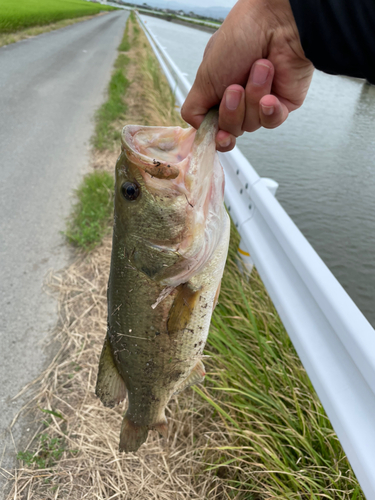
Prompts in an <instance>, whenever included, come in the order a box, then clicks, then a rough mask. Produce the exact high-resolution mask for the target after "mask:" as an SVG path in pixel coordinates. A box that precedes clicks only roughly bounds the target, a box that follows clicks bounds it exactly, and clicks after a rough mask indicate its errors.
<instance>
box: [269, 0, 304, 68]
mask: <svg viewBox="0 0 375 500" xmlns="http://www.w3.org/2000/svg"><path fill="white" fill-rule="evenodd" d="M260 1H261V2H262V3H263V6H264V8H265V9H267V11H268V12H269V19H271V22H269V25H268V27H267V29H268V39H269V47H270V52H271V51H272V50H275V49H278V50H280V49H281V47H284V48H285V46H288V47H289V48H290V49H291V50H292V51H293V52H294V54H295V55H297V56H298V57H299V58H301V59H304V60H306V61H307V58H306V56H305V52H304V50H303V47H302V43H301V39H300V36H299V31H298V27H297V23H296V21H295V18H294V14H293V11H292V7H291V5H290V2H289V0H266V2H264V1H262V0H260Z"/></svg>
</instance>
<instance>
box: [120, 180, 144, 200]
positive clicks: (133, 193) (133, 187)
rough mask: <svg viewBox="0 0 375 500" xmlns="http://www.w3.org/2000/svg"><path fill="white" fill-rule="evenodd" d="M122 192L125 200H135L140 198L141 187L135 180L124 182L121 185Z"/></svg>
mask: <svg viewBox="0 0 375 500" xmlns="http://www.w3.org/2000/svg"><path fill="white" fill-rule="evenodd" d="M121 193H122V196H123V197H124V198H125V200H129V201H134V200H136V199H137V198H138V196H139V193H140V189H139V186H138V184H136V183H135V182H129V181H128V182H124V184H123V185H122V186H121Z"/></svg>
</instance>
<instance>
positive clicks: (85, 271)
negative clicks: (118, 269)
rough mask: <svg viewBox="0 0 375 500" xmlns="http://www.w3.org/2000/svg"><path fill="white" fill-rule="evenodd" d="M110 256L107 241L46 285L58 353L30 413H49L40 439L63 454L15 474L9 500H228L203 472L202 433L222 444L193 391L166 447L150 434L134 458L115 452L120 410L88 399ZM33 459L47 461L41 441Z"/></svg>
mask: <svg viewBox="0 0 375 500" xmlns="http://www.w3.org/2000/svg"><path fill="white" fill-rule="evenodd" d="M110 253H111V241H110V238H109V237H108V238H106V240H105V241H104V242H103V244H102V245H101V246H100V247H98V248H97V249H96V250H95V251H93V252H92V253H91V254H90V255H88V256H81V257H79V258H78V259H77V261H76V262H75V263H74V264H73V265H72V266H71V267H69V269H67V270H65V271H63V272H62V273H60V274H58V275H55V276H53V277H52V278H51V287H52V288H53V289H54V290H55V291H56V292H57V293H59V295H60V311H59V318H60V326H59V331H58V334H57V340H59V341H60V342H61V346H62V347H61V350H60V352H59V354H58V355H57V356H56V358H55V360H54V361H53V363H52V364H51V366H50V367H49V368H48V370H47V371H46V372H45V373H44V374H43V375H42V377H41V378H40V379H39V381H38V383H37V385H36V386H35V389H36V390H37V394H35V396H34V398H33V400H32V401H30V403H29V404H28V409H29V410H30V411H35V408H40V409H47V410H50V411H51V412H53V413H49V414H45V413H43V414H42V413H41V412H38V413H39V414H37V415H36V419H37V420H38V421H40V419H41V418H45V417H46V416H47V417H48V420H49V421H48V427H46V426H45V425H42V426H41V428H40V429H39V431H38V432H39V433H41V434H42V435H45V436H48V438H46V439H45V441H48V442H50V440H51V439H53V438H56V437H57V438H59V439H60V442H59V443H58V445H59V447H60V449H62V450H63V452H62V455H61V458H60V459H59V460H58V461H57V462H56V463H55V464H52V463H51V462H50V466H49V467H47V468H45V469H43V468H37V467H36V466H35V465H31V466H28V467H27V466H24V467H21V468H20V469H18V470H17V471H16V476H15V477H14V486H13V490H12V491H11V493H10V495H9V497H8V498H9V499H28V498H32V499H33V500H42V499H43V500H45V499H55V498H64V499H68V498H69V499H77V500H78V499H83V498H89V499H90V500H91V499H94V498H100V499H109V498H121V499H128V498H129V499H140V500H141V499H145V500H146V499H165V500H172V499H176V500H177V499H187V498H191V499H201V498H226V497H225V496H221V494H220V491H221V490H222V482H221V480H220V479H219V478H218V477H217V475H216V472H211V473H205V472H204V468H205V466H204V462H205V460H204V455H205V448H206V447H207V444H208V441H209V440H208V436H207V433H209V435H210V438H211V439H210V446H212V444H213V442H214V441H215V440H217V441H218V442H220V443H221V444H222V443H223V439H225V436H224V435H223V430H222V429H220V427H222V426H221V425H218V424H215V422H214V421H212V419H211V414H212V412H213V409H212V408H211V407H210V406H209V405H207V404H206V403H205V402H204V401H203V400H202V399H201V398H198V397H194V392H193V391H191V390H189V391H186V393H185V394H184V395H182V396H180V397H179V398H178V399H176V400H174V401H173V403H172V404H171V405H170V407H169V414H168V418H169V422H170V425H169V437H168V441H167V442H164V441H163V440H162V439H161V438H159V436H158V434H157V433H155V432H151V433H150V436H149V439H148V441H147V444H146V445H145V446H143V447H142V448H141V449H140V450H139V452H138V453H137V454H126V455H125V454H120V453H119V452H118V451H117V450H118V441H119V431H120V427H121V420H122V414H123V411H124V408H123V407H122V406H120V407H118V408H116V409H112V410H111V409H108V408H105V407H103V405H102V404H101V402H100V401H99V400H98V399H97V398H96V396H95V394H94V391H95V382H96V373H97V365H98V359H99V355H100V351H101V347H102V343H103V339H104V335H105V331H106V317H107V310H106V308H107V299H106V287H107V277H108V273H109V262H110ZM56 415H61V417H62V418H60V417H58V416H56ZM207 419H209V420H210V422H211V423H210V426H209V427H210V429H209V430H208V428H207ZM33 451H34V455H35V456H44V458H47V459H48V456H46V455H48V451H47V452H46V451H45V450H44V449H43V446H42V443H41V441H38V446H37V448H36V449H35V450H33ZM51 461H53V457H51Z"/></svg>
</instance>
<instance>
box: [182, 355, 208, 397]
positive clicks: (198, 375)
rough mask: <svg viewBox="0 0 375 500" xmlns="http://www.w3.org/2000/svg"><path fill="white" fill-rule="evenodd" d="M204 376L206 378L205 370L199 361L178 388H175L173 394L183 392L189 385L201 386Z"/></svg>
mask: <svg viewBox="0 0 375 500" xmlns="http://www.w3.org/2000/svg"><path fill="white" fill-rule="evenodd" d="M205 376H206V369H205V367H204V364H203V363H202V361H201V360H199V361H198V362H197V364H196V365H195V366H194V368H193V369H192V370H191V372H190V374H189V375H188V376H187V377H186V379H185V380H183V381H182V382H181V384H180V385H179V386H177V389H176V391H175V394H177V393H178V392H181V391H183V390H184V389H187V388H188V387H190V386H191V385H196V384H201V383H202V382H203V380H204V377H205Z"/></svg>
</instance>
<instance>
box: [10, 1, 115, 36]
mask: <svg viewBox="0 0 375 500" xmlns="http://www.w3.org/2000/svg"><path fill="white" fill-rule="evenodd" d="M108 10H114V8H113V7H110V6H106V5H101V4H99V3H93V2H87V1H85V0H17V1H15V0H1V2H0V33H12V32H15V31H20V30H24V29H26V28H31V27H33V26H44V25H46V24H51V23H55V22H57V21H62V20H64V19H73V18H77V17H84V16H90V15H94V14H98V13H99V12H101V11H108Z"/></svg>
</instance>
